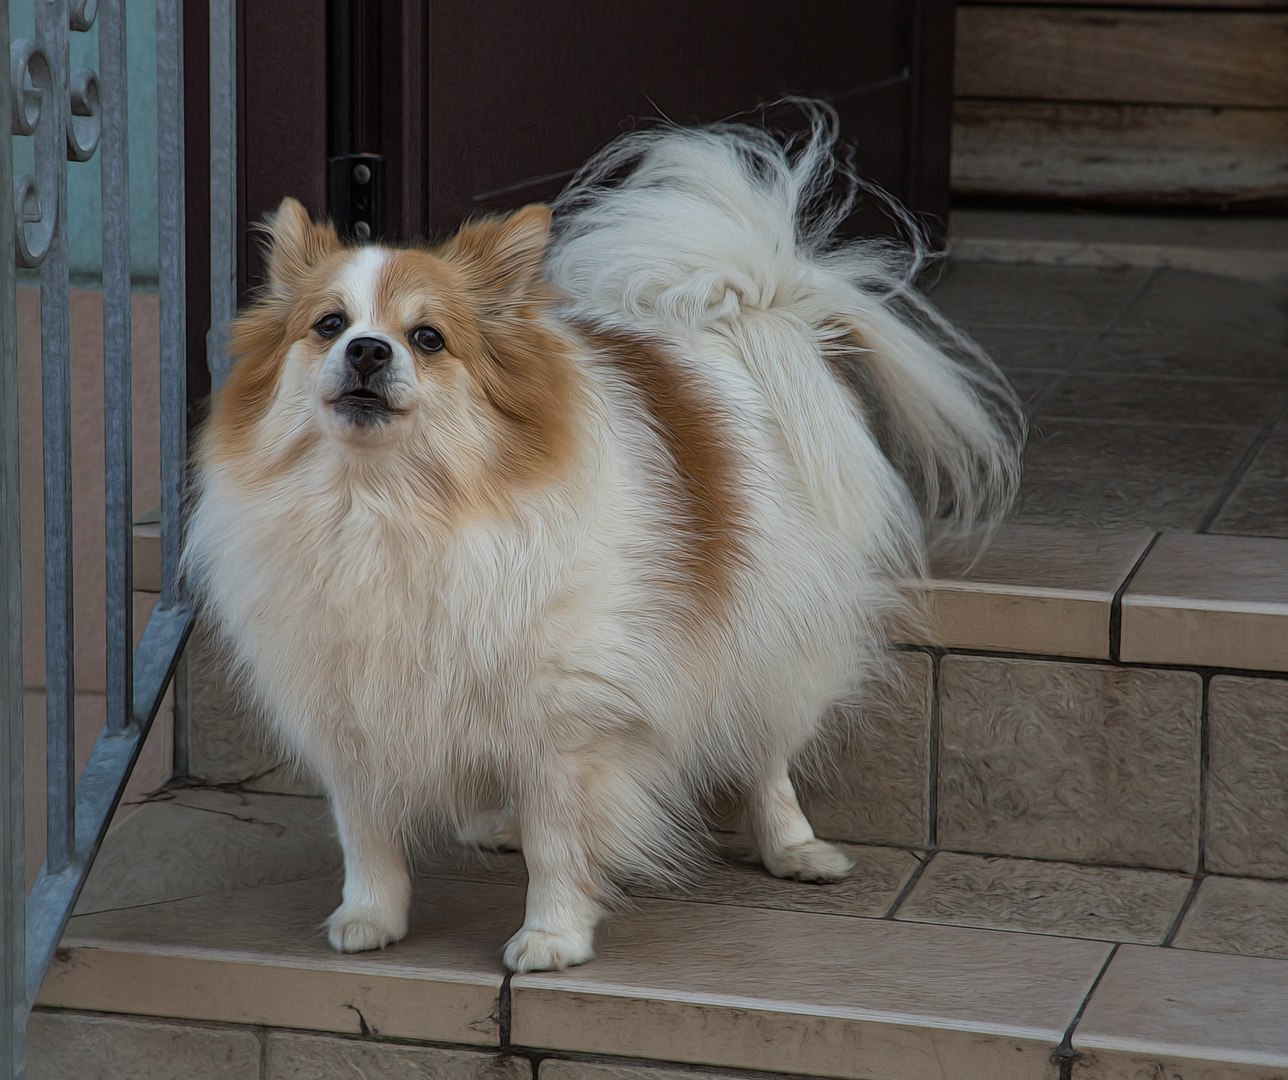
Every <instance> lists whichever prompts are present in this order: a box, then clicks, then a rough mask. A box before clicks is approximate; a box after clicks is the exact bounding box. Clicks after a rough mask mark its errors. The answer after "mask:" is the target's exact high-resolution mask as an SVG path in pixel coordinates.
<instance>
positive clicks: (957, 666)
mask: <svg viewBox="0 0 1288 1080" xmlns="http://www.w3.org/2000/svg"><path fill="white" fill-rule="evenodd" d="M939 692H940V701H939V717H940V752H939V843H940V844H941V845H942V846H944V847H947V848H951V849H955V850H965V851H974V852H977V853H987V854H996V855H1015V856H1021V857H1030V858H1049V859H1070V860H1076V861H1078V862H1101V863H1114V864H1118V865H1127V866H1148V867H1155V868H1158V869H1161V870H1180V871H1189V870H1192V869H1193V868H1194V866H1195V864H1196V860H1197V857H1198V802H1199V799H1198V786H1199V705H1200V699H1201V693H1202V683H1201V680H1200V679H1199V677H1198V676H1197V675H1195V674H1193V673H1191V672H1183V671H1148V670H1141V669H1125V668H1115V667H1108V666H1100V665H1095V664H1062V663H1055V662H1048V661H1037V660H1012V659H1005V658H1001V657H999V658H996V659H994V658H991V657H973V656H947V657H945V658H944V659H943V660H942V661H941V662H940V665H939Z"/></svg>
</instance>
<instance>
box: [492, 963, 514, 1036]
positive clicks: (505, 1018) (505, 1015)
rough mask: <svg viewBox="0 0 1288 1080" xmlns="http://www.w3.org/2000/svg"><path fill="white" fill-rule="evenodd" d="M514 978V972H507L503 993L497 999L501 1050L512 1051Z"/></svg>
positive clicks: (497, 1022) (503, 981)
mask: <svg viewBox="0 0 1288 1080" xmlns="http://www.w3.org/2000/svg"><path fill="white" fill-rule="evenodd" d="M513 978H514V972H513V971H507V972H506V973H505V977H504V978H503V979H502V980H501V992H500V993H499V994H498V995H497V998H496V1026H497V1029H498V1035H499V1037H500V1049H501V1050H503V1051H504V1050H509V1049H510V1020H511V1015H512V1012H511V1010H512V1009H513V1007H514V1006H513V999H512V997H511V995H510V982H511V980H512V979H513Z"/></svg>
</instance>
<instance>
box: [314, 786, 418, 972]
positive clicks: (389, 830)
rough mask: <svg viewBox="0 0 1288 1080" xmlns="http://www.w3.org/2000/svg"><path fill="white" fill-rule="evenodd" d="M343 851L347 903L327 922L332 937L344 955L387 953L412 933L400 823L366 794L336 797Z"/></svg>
mask: <svg viewBox="0 0 1288 1080" xmlns="http://www.w3.org/2000/svg"><path fill="white" fill-rule="evenodd" d="M331 810H332V812H333V813H334V814H335V823H336V827H337V829H338V830H339V833H340V846H341V847H342V848H343V849H344V893H343V902H342V903H341V904H340V906H339V907H338V908H336V909H335V911H333V912H332V913H331V917H330V918H329V919H327V923H326V925H327V937H328V938H329V940H330V942H331V945H332V947H334V948H335V949H338V950H339V951H340V952H362V951H363V950H365V949H383V948H384V947H385V946H386V945H388V944H390V943H391V942H394V941H398V940H399V939H400V938H402V937H403V936H404V935H405V934H406V933H407V915H408V909H409V908H410V907H411V878H410V876H409V875H408V873H407V857H406V854H405V852H404V851H403V843H402V836H401V830H400V829H399V828H398V825H397V819H396V818H394V817H393V815H391V814H388V813H380V812H378V811H377V810H376V809H375V808H374V807H372V806H371V805H370V804H369V802H368V800H366V799H364V798H363V797H362V796H361V794H359V793H357V792H349V791H336V790H332V792H331Z"/></svg>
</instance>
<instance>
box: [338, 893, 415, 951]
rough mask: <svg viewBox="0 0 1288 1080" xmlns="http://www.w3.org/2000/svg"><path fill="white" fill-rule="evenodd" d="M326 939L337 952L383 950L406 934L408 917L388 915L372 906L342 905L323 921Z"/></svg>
mask: <svg viewBox="0 0 1288 1080" xmlns="http://www.w3.org/2000/svg"><path fill="white" fill-rule="evenodd" d="M326 929H327V935H326V936H327V940H328V941H330V942H331V948H333V949H335V950H336V951H337V952H366V951H367V950H368V949H383V948H384V947H385V946H386V945H391V944H393V943H394V942H395V941H399V940H401V939H402V938H403V937H404V936H405V935H406V933H407V917H406V916H405V915H404V916H402V917H401V918H399V917H395V916H391V915H390V914H389V913H388V912H386V911H381V910H380V909H378V908H374V907H359V906H357V905H354V906H350V905H348V904H341V905H340V906H339V907H338V908H336V909H335V911H334V912H332V913H331V917H330V918H329V919H327V921H326Z"/></svg>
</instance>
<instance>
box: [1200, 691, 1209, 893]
mask: <svg viewBox="0 0 1288 1080" xmlns="http://www.w3.org/2000/svg"><path fill="white" fill-rule="evenodd" d="M1211 709H1212V673H1211V672H1208V673H1207V674H1205V675H1204V676H1203V693H1202V696H1201V697H1200V698H1199V857H1198V872H1199V873H1200V874H1206V873H1207V816H1208V805H1207V803H1208V799H1207V793H1208V773H1209V771H1210V765H1211V752H1212V735H1211V731H1212V723H1211V716H1210V713H1211Z"/></svg>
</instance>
